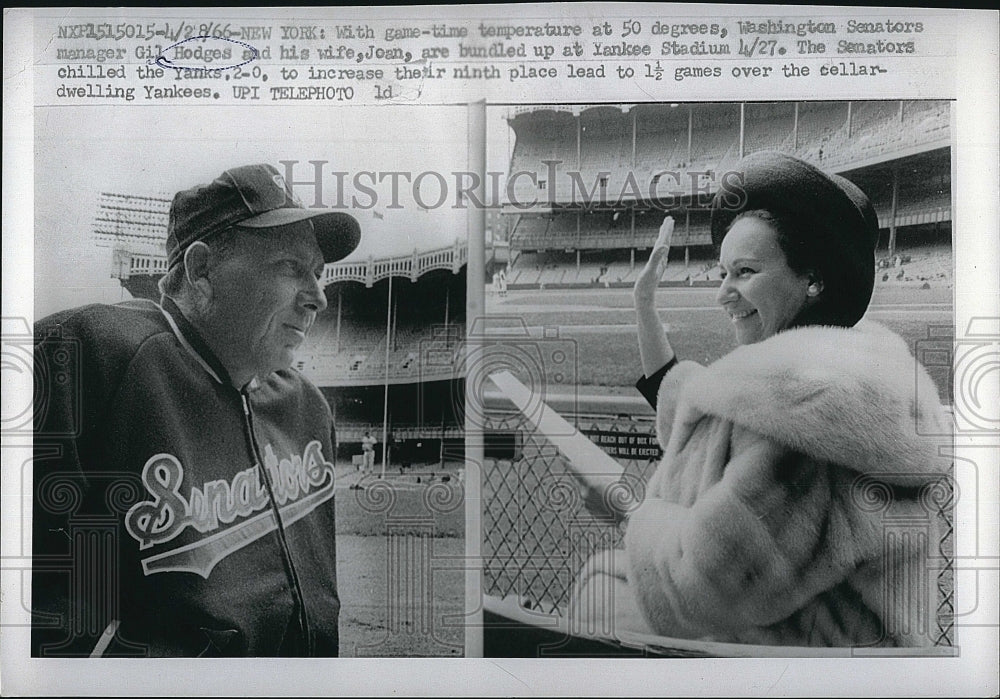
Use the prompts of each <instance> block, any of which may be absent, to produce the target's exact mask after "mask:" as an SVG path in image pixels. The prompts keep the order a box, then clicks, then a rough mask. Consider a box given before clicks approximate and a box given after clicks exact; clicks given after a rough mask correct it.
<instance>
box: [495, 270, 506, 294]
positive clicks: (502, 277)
mask: <svg viewBox="0 0 1000 699" xmlns="http://www.w3.org/2000/svg"><path fill="white" fill-rule="evenodd" d="M497 284H498V288H499V289H500V298H502V299H504V298H507V272H506V269H505V268H504V267H501V268H500V273H499V276H498V277H497Z"/></svg>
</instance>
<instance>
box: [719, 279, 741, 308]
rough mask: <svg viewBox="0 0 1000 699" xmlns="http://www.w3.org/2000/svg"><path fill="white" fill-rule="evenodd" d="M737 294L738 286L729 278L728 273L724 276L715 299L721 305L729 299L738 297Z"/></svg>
mask: <svg viewBox="0 0 1000 699" xmlns="http://www.w3.org/2000/svg"><path fill="white" fill-rule="evenodd" d="M736 295H737V294H736V288H735V287H734V286H733V283H732V282H731V281H730V280H729V275H726V276H725V277H723V278H722V284H720V285H719V292H718V293H717V294H716V295H715V301H716V303H718V304H719V305H720V306H721V305H722V304H724V303H726V302H727V301H730V300H732V299H734V298H736Z"/></svg>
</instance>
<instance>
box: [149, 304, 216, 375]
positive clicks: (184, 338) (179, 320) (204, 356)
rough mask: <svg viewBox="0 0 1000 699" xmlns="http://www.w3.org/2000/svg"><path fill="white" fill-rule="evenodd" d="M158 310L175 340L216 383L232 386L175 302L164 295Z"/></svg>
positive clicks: (212, 353) (206, 345)
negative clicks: (175, 337)
mask: <svg viewBox="0 0 1000 699" xmlns="http://www.w3.org/2000/svg"><path fill="white" fill-rule="evenodd" d="M160 312H161V313H163V316H164V317H165V318H166V319H167V323H168V324H169V325H170V329H171V330H173V332H174V335H176V336H177V340H178V341H179V342H180V343H181V346H182V347H183V348H184V349H185V350H187V352H188V353H189V354H190V355H191V356H192V357H194V358H195V360H196V361H197V362H198V363H199V364H200V365H201V367H202V368H203V369H204V370H205V371H206V372H208V374H209V375H210V376H211V377H212V378H213V379H215V381H216V382H217V383H221V384H225V385H228V386H232V385H233V382H232V379H231V378H230V377H229V372H228V371H226V368H225V367H224V366H223V365H222V362H220V361H219V358H218V357H216V356H215V353H214V352H212V350H211V349H210V348H209V346H208V344H207V343H206V342H205V341H204V340H203V339H202V337H201V335H199V334H198V331H197V330H195V329H194V326H193V325H191V323H190V322H189V321H188V319H187V318H185V317H184V314H183V313H182V312H181V309H180V308H178V307H177V304H176V303H174V300H173V299H171V298H170V297H169V296H164V297H163V298H162V299H161V300H160Z"/></svg>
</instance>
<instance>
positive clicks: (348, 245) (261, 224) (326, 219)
mask: <svg viewBox="0 0 1000 699" xmlns="http://www.w3.org/2000/svg"><path fill="white" fill-rule="evenodd" d="M299 221H310V222H312V224H313V230H314V231H315V233H316V243H317V244H318V245H319V249H320V251H321V252H322V253H323V261H324V262H327V263H330V262H338V261H339V260H342V259H344V258H345V257H347V256H348V255H350V254H351V253H352V252H354V249H355V248H357V247H358V243H360V242H361V226H360V224H359V223H358V221H357V219H356V218H354V217H353V216H351V215H350V214H347V213H344V212H342V211H333V212H330V211H310V210H309V209H299V208H283V209H273V210H271V211H266V212H264V213H262V214H258V215H257V216H253V217H251V218H248V219H245V220H243V221H240V222H239V223H238V224H236V225H237V226H240V227H243V228H281V227H282V226H288V225H291V224H293V223H298V222H299Z"/></svg>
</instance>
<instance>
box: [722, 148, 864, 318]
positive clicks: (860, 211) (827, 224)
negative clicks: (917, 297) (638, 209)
mask: <svg viewBox="0 0 1000 699" xmlns="http://www.w3.org/2000/svg"><path fill="white" fill-rule="evenodd" d="M732 175H733V176H732V177H724V178H723V180H722V185H721V187H720V189H719V191H718V192H716V194H715V197H714V199H713V200H712V242H713V243H715V245H717V246H718V245H720V244H721V243H722V239H723V238H724V237H725V236H726V232H727V231H728V230H729V226H730V225H731V224H732V222H733V220H734V219H735V218H736V217H737V216H738V215H739V214H740V213H742V212H744V211H752V210H755V209H764V210H767V211H769V212H770V213H772V214H774V215H775V216H777V217H779V218H782V219H784V220H786V221H788V222H789V223H790V224H791V225H790V226H788V227H787V230H786V231H785V233H786V235H787V236H788V237H789V238H791V242H792V243H793V244H794V245H795V246H796V249H797V250H799V251H801V252H802V255H799V257H803V258H805V259H806V260H809V265H810V267H812V268H813V269H814V270H815V272H816V273H817V275H818V276H819V277H820V278H821V279H822V280H823V293H822V295H821V298H820V301H819V303H817V304H815V305H814V306H812V307H811V308H810V309H808V311H807V317H806V315H804V316H802V317H799V318H797V319H796V322H795V325H815V324H824V325H841V326H846V327H850V326H853V325H854V324H855V323H857V322H858V320H860V319H861V317H862V316H863V315H864V313H865V311H866V310H867V309H868V303H869V302H870V301H871V296H872V290H873V289H874V286H875V245H876V243H877V242H878V217H877V216H876V214H875V209H874V207H873V206H872V204H871V202H870V201H869V200H868V197H867V196H866V195H865V193H864V192H862V191H861V190H860V189H858V188H857V186H855V185H854V184H853V183H852V182H850V181H848V180H846V179H844V178H843V177H840V176H839V175H828V174H827V173H825V172H823V171H822V170H820V169H819V168H817V167H815V166H814V165H811V164H810V163H807V162H805V161H804V160H800V159H799V158H796V157H794V156H791V155H788V154H786V153H778V152H775V151H760V152H757V153H753V154H751V155H748V156H746V157H745V158H743V160H741V161H740V162H739V164H738V165H737V166H736V168H735V171H734V172H733V173H732Z"/></svg>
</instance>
